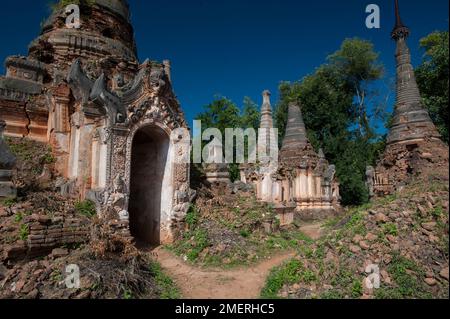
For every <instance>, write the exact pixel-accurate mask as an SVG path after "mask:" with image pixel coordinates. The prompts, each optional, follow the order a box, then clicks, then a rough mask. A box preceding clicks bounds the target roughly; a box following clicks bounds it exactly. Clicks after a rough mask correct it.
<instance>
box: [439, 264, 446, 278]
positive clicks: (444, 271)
mask: <svg viewBox="0 0 450 319" xmlns="http://www.w3.org/2000/svg"><path fill="white" fill-rule="evenodd" d="M439 275H440V276H441V277H442V278H444V279H445V280H447V281H448V266H447V267H445V268H443V269H442V270H441V272H440V273H439Z"/></svg>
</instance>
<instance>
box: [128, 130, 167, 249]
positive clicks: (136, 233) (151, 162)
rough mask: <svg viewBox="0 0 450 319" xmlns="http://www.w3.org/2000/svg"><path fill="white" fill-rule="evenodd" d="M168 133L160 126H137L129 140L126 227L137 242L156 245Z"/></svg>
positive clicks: (158, 234)
mask: <svg viewBox="0 0 450 319" xmlns="http://www.w3.org/2000/svg"><path fill="white" fill-rule="evenodd" d="M168 150H169V137H168V136H167V134H166V133H165V132H164V131H163V130H162V129H160V128H157V127H153V126H147V127H144V128H142V129H140V130H139V131H138V132H137V133H136V135H135V137H134V140H133V146H132V155H131V175H130V177H131V181H130V182H131V185H130V204H129V212H130V230H131V234H132V236H133V237H134V238H135V239H136V241H137V242H138V243H139V244H144V245H152V246H154V245H159V244H160V241H161V239H160V224H161V194H162V185H163V179H164V171H165V168H166V162H167V154H168Z"/></svg>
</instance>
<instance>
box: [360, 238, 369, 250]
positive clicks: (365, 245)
mask: <svg viewBox="0 0 450 319" xmlns="http://www.w3.org/2000/svg"><path fill="white" fill-rule="evenodd" d="M359 247H361V248H362V249H364V250H368V249H370V245H369V244H368V243H367V242H365V241H364V240H362V241H360V242H359Z"/></svg>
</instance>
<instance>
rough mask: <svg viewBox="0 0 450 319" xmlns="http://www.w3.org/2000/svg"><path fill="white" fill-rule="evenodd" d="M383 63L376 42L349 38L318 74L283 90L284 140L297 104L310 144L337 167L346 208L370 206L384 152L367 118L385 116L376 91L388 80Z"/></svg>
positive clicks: (279, 108)
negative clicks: (368, 178) (369, 179)
mask: <svg viewBox="0 0 450 319" xmlns="http://www.w3.org/2000/svg"><path fill="white" fill-rule="evenodd" d="M378 58H379V56H378V53H376V52H375V51H374V47H373V44H372V43H371V42H369V41H365V40H361V39H357V38H355V39H347V40H345V41H344V42H343V43H342V45H341V48H340V49H339V50H338V51H336V52H335V53H334V54H332V55H330V56H329V57H328V59H327V62H326V63H325V64H323V65H322V66H320V67H319V68H317V69H316V71H315V72H314V73H313V74H310V75H308V76H306V77H305V78H303V79H302V80H301V81H299V82H295V83H292V84H291V83H286V82H283V83H281V85H280V102H279V103H278V105H277V109H276V112H275V120H276V122H277V126H278V128H279V130H280V141H281V140H282V139H281V137H283V136H284V134H285V128H286V121H287V106H288V104H289V102H291V101H297V102H299V103H300V104H301V106H302V111H303V115H304V119H305V125H306V127H307V129H308V137H309V139H310V141H311V143H312V144H313V146H314V147H315V148H316V149H318V148H322V149H323V150H324V152H325V155H326V156H327V158H328V159H329V161H330V162H332V163H334V164H335V165H336V170H337V176H338V178H339V180H340V182H341V195H342V202H343V204H360V203H363V202H365V201H367V199H368V192H367V189H366V186H365V170H366V166H367V165H369V164H370V165H373V164H374V162H375V159H376V156H377V154H378V152H379V150H380V148H382V147H383V144H382V142H380V141H379V136H377V134H376V133H375V132H374V130H373V128H372V127H371V124H370V123H371V115H369V114H368V110H369V109H371V110H373V114H372V116H374V115H377V114H380V113H381V112H379V110H381V109H383V108H384V106H385V104H384V103H383V101H382V100H381V99H378V98H379V94H378V92H376V91H375V90H373V89H372V87H373V85H372V84H373V82H374V81H376V80H378V79H380V78H381V77H382V75H383V66H382V64H381V63H380V62H379V60H378ZM369 106H370V107H369Z"/></svg>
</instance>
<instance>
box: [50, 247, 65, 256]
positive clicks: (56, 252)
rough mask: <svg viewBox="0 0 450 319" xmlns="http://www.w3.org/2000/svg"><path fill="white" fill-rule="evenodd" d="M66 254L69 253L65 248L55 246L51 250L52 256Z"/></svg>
mask: <svg viewBox="0 0 450 319" xmlns="http://www.w3.org/2000/svg"><path fill="white" fill-rule="evenodd" d="M67 255H69V251H68V250H67V249H63V248H56V249H53V251H52V257H53V258H61V257H66V256H67Z"/></svg>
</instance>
